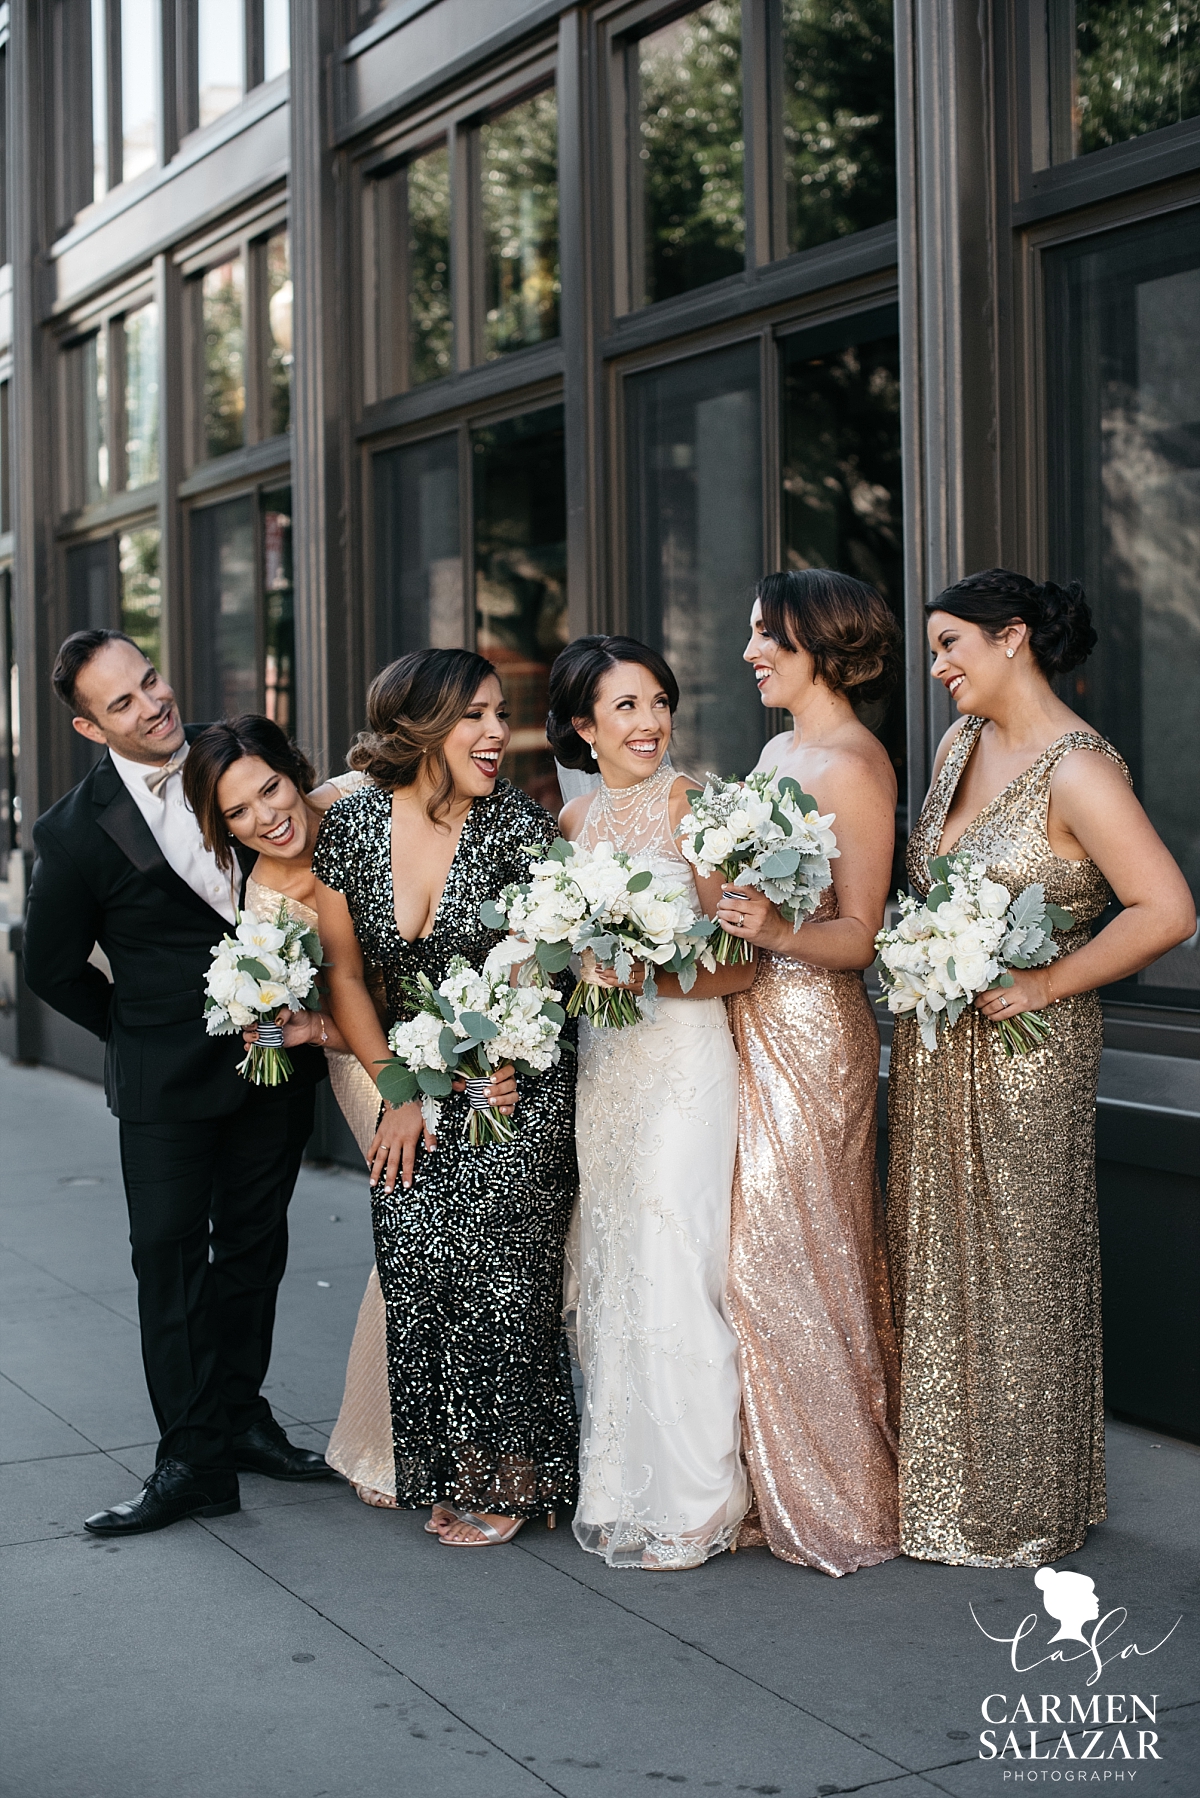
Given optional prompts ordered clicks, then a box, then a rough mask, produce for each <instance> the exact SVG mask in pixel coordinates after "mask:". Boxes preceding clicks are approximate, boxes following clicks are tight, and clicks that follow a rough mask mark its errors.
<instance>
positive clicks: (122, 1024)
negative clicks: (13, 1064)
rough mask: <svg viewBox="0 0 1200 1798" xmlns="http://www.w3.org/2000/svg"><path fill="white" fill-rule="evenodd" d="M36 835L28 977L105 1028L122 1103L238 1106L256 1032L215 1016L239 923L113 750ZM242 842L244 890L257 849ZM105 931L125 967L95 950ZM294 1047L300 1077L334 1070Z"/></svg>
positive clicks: (117, 1108) (72, 1012)
mask: <svg viewBox="0 0 1200 1798" xmlns="http://www.w3.org/2000/svg"><path fill="white" fill-rule="evenodd" d="M193 735H194V729H191V730H189V731H188V736H189V739H190V738H191V737H192V736H193ZM33 841H34V846H35V848H36V850H37V860H36V862H35V863H34V869H33V879H32V882H31V884H30V889H29V906H28V911H27V913H26V918H25V931H24V960H25V979H26V981H27V982H28V984H29V986H30V987H31V988H32V990H33V991H34V992H35V993H37V994H38V996H39V997H40V998H42V999H44V1000H45V1001H46V1003H47V1005H51V1006H53V1008H54V1010H55V1011H59V1012H62V1014H63V1016H64V1017H68V1018H72V1019H73V1020H74V1021H75V1023H77V1024H82V1025H83V1027H84V1029H85V1030H90V1031H91V1032H92V1034H93V1035H94V1036H98V1037H100V1038H101V1039H102V1040H103V1042H104V1044H105V1056H104V1091H105V1095H106V1096H107V1099H108V1103H109V1106H110V1108H111V1110H113V1111H114V1112H115V1113H116V1114H117V1116H118V1117H119V1118H122V1119H123V1120H125V1121H126V1122H129V1123H144V1124H150V1123H165V1122H167V1121H168V1120H183V1119H197V1118H207V1117H214V1118H215V1117H222V1116H225V1115H227V1114H228V1113H230V1112H233V1111H236V1110H238V1108H239V1107H240V1106H241V1105H242V1104H244V1103H245V1100H246V1098H247V1096H248V1094H249V1092H250V1091H251V1090H252V1089H251V1088H250V1087H248V1085H247V1083H246V1081H245V1080H244V1079H243V1078H242V1077H241V1075H240V1074H238V1072H237V1064H238V1062H239V1061H240V1060H241V1058H242V1054H243V1050H242V1039H241V1037H240V1036H216V1037H213V1036H209V1035H208V1034H207V1032H206V1031H205V1028H204V978H205V974H206V973H207V971H208V964H209V961H210V959H211V954H212V948H213V945H214V944H215V943H217V942H218V941H219V940H220V938H221V937H222V936H223V935H224V934H225V932H226V931H227V930H229V928H230V926H229V924H228V922H227V921H226V919H225V918H223V917H222V916H221V914H220V913H219V912H216V911H214V910H213V909H212V907H211V906H210V905H209V904H207V902H206V901H205V900H203V899H201V898H200V896H199V894H198V893H195V892H194V891H193V890H192V888H191V887H190V886H189V885H188V884H187V882H186V881H185V880H183V879H181V878H180V876H179V875H178V874H176V872H175V870H174V869H173V868H172V867H171V865H170V863H169V862H168V861H167V859H166V857H165V856H164V855H163V852H162V850H161V849H160V848H159V846H158V844H157V843H156V842H155V840H154V837H153V835H152V833H151V830H150V827H149V825H148V824H147V823H146V820H145V819H144V818H143V817H142V814H141V813H140V812H139V810H138V808H137V806H136V804H135V803H134V800H133V796H132V795H131V793H130V792H129V789H128V788H127V787H126V785H125V783H124V781H123V780H122V779H121V776H120V775H119V774H118V772H117V770H116V768H115V767H114V766H113V763H112V760H111V759H110V757H109V755H108V753H107V751H106V752H105V754H104V755H103V756H102V757H101V759H100V761H99V762H97V764H96V766H95V767H94V768H93V769H92V770H91V771H90V773H88V774H87V775H85V776H84V778H83V780H81V781H80V783H79V785H78V786H77V787H73V788H72V790H71V791H70V792H69V793H68V794H66V796H65V797H64V798H62V799H60V800H59V801H58V803H57V804H56V805H53V806H51V808H50V810H49V811H48V812H46V813H45V814H44V815H43V816H42V817H41V818H39V819H38V821H37V823H36V824H35V825H34V828H33ZM236 848H237V851H238V859H239V863H240V864H241V889H242V891H244V890H245V879H246V875H247V874H248V873H249V871H250V868H251V867H252V866H253V863H254V859H255V858H254V855H253V852H252V851H248V850H243V848H242V845H241V844H240V843H239V844H237V845H236ZM97 943H99V945H100V947H101V948H102V949H103V951H104V953H105V955H106V956H107V957H108V961H109V965H110V966H111V968H112V973H113V977H112V980H111V981H109V980H108V979H107V978H106V977H105V975H104V974H103V973H101V971H100V969H99V968H97V967H94V966H93V965H92V963H91V962H90V961H89V960H88V957H89V956H90V955H91V953H92V950H93V948H94V947H95V945H96V944H97ZM291 1058H292V1062H293V1064H294V1066H295V1074H294V1076H293V1085H295V1086H303V1085H308V1084H311V1083H312V1082H313V1081H314V1080H318V1079H320V1078H321V1077H322V1076H323V1075H324V1072H325V1058H324V1056H323V1055H322V1054H321V1052H320V1050H319V1049H310V1048H304V1049H299V1050H293V1051H292V1052H291Z"/></svg>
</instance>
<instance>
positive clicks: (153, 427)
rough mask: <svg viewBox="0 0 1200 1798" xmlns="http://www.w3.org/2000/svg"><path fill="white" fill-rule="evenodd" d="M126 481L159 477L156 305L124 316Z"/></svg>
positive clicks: (139, 483)
mask: <svg viewBox="0 0 1200 1798" xmlns="http://www.w3.org/2000/svg"><path fill="white" fill-rule="evenodd" d="M124 330H125V485H126V486H127V487H144V486H146V485H147V483H148V482H150V481H156V480H157V479H158V307H157V306H156V305H155V304H154V302H153V301H151V302H150V304H149V305H148V306H139V308H138V310H137V311H136V312H131V313H129V314H128V315H127V316H126V318H125V323H124Z"/></svg>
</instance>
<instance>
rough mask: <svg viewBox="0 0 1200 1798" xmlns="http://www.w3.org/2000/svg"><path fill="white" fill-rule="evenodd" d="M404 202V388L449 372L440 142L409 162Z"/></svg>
mask: <svg viewBox="0 0 1200 1798" xmlns="http://www.w3.org/2000/svg"><path fill="white" fill-rule="evenodd" d="M401 178H402V179H403V180H404V181H405V182H406V183H407V190H408V191H407V198H408V362H409V384H410V386H413V387H416V386H418V385H419V384H420V383H421V382H422V381H433V380H436V379H437V377H438V376H439V375H448V374H449V373H450V354H451V347H452V336H451V323H450V153H449V151H448V150H447V148H446V146H445V144H443V145H442V146H441V147H440V148H439V149H437V150H430V151H429V152H428V153H427V154H426V155H424V156H418V157H417V158H416V159H415V161H413V162H410V163H409V164H408V166H407V168H406V169H405V170H404V171H403V174H402V177H401Z"/></svg>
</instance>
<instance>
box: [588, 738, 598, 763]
mask: <svg viewBox="0 0 1200 1798" xmlns="http://www.w3.org/2000/svg"><path fill="white" fill-rule="evenodd" d="M588 748H589V749H590V750H591V752H592V760H593V761H594V762H598V761H599V760H600V757H599V756H598V755H597V754H596V745H595V744H594V743H589V744H588Z"/></svg>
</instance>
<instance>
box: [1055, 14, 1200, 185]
mask: <svg viewBox="0 0 1200 1798" xmlns="http://www.w3.org/2000/svg"><path fill="white" fill-rule="evenodd" d="M1047 19H1048V25H1049V33H1050V51H1051V67H1052V100H1051V105H1052V112H1053V118H1052V124H1053V137H1054V154H1055V157H1056V159H1060V160H1061V159H1063V158H1065V157H1070V156H1085V155H1086V154H1087V153H1088V151H1089V150H1102V149H1104V148H1105V146H1106V145H1108V144H1123V143H1126V142H1128V140H1129V139H1130V138H1134V137H1141V136H1142V134H1143V133H1144V132H1147V131H1157V130H1159V129H1160V128H1161V127H1162V126H1164V125H1175V124H1177V123H1178V122H1179V121H1180V120H1181V119H1191V118H1195V117H1196V115H1197V114H1198V113H1200V9H1198V8H1197V6H1196V4H1195V0H1182V4H1181V3H1180V0H1074V3H1072V0H1049V6H1048V13H1047Z"/></svg>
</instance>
